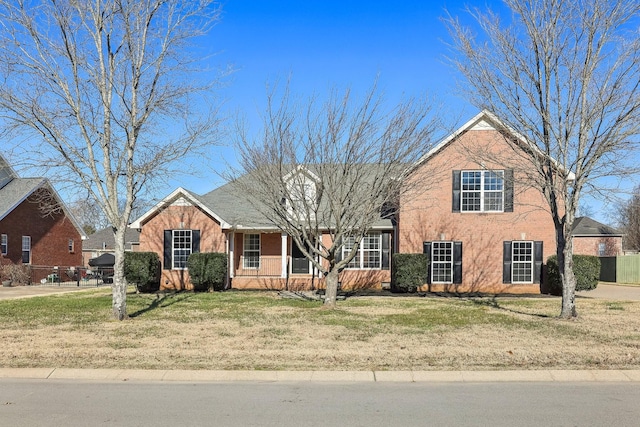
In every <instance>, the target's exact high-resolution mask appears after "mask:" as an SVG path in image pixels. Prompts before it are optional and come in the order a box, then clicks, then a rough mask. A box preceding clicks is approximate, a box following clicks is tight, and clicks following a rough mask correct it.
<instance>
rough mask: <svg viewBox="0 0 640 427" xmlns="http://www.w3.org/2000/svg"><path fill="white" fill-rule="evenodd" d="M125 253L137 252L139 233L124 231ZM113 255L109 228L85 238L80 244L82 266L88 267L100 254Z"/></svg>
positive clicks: (113, 244)
mask: <svg viewBox="0 0 640 427" xmlns="http://www.w3.org/2000/svg"><path fill="white" fill-rule="evenodd" d="M124 238H125V247H124V250H125V251H133V252H135V251H137V250H138V246H139V245H140V232H139V231H138V230H135V229H133V228H127V229H126V231H125V235H124ZM113 253H115V237H114V236H113V230H112V229H111V227H106V228H103V229H102V230H98V231H96V232H95V233H93V234H91V235H90V236H88V237H87V239H86V240H85V241H84V242H82V265H84V266H87V265H89V260H90V259H92V258H97V257H99V256H100V255H102V254H113Z"/></svg>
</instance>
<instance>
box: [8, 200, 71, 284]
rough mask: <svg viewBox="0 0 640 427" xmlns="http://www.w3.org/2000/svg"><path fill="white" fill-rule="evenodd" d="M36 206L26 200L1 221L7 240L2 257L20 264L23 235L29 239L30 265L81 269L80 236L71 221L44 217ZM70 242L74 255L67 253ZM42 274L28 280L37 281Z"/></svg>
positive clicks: (53, 216) (54, 215) (51, 216)
mask: <svg viewBox="0 0 640 427" xmlns="http://www.w3.org/2000/svg"><path fill="white" fill-rule="evenodd" d="M38 206H39V205H38V203H35V202H32V201H29V200H28V199H27V200H25V201H24V202H22V203H21V204H20V205H19V206H18V207H17V208H16V209H14V210H13V211H12V212H11V213H9V215H7V216H6V217H5V218H4V219H3V220H2V221H0V234H6V235H7V238H8V253H7V255H6V256H5V258H6V259H8V260H10V261H11V262H13V263H22V236H31V264H32V265H33V266H47V267H53V266H59V267H71V266H81V265H82V237H81V235H80V233H79V232H78V230H77V229H76V228H75V226H74V225H73V223H72V222H71V220H70V219H68V218H67V217H66V216H64V215H63V214H53V215H44V214H43V213H42V212H41V211H40V209H39V207H38ZM69 239H73V242H74V250H73V252H69ZM38 270H40V269H38ZM49 273H50V272H49ZM42 274H44V273H42ZM42 274H39V275H38V277H35V276H34V277H32V278H31V281H32V282H39V281H40V279H41V278H42V277H40V276H41V275H42Z"/></svg>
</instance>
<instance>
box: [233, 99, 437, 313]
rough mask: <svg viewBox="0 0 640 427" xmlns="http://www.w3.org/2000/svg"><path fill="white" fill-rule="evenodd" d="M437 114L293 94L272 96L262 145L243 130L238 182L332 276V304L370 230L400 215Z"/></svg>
mask: <svg viewBox="0 0 640 427" xmlns="http://www.w3.org/2000/svg"><path fill="white" fill-rule="evenodd" d="M430 113H431V110H430V107H429V106H428V104H427V103H426V101H416V100H409V101H406V102H402V103H400V104H398V105H397V106H395V108H393V109H389V110H385V109H384V107H383V102H382V98H381V96H379V95H378V94H377V92H376V90H375V88H373V89H371V90H370V91H369V92H368V93H367V94H366V96H365V97H364V98H363V99H362V100H356V99H354V97H353V96H352V94H351V93H350V91H348V90H347V91H346V92H345V93H344V94H340V93H339V92H338V91H336V90H334V91H332V92H331V94H330V95H329V97H328V99H327V101H326V102H318V101H317V99H310V100H309V101H308V102H302V103H295V102H292V101H291V97H290V95H289V93H288V90H287V91H286V93H285V94H284V95H283V97H282V100H281V101H280V102H278V101H277V100H276V99H275V95H274V93H271V95H270V96H269V97H268V108H267V112H266V115H265V118H264V133H263V135H262V137H261V138H258V139H257V140H255V141H254V140H252V139H250V138H248V137H247V136H246V134H245V133H244V132H239V135H240V138H239V141H238V143H237V152H238V153H239V156H240V158H239V164H240V168H239V169H240V170H238V171H235V172H234V176H233V177H231V178H232V179H233V182H234V183H235V185H237V186H238V187H239V190H241V191H242V193H243V194H245V195H246V196H247V197H248V198H249V200H250V201H251V202H252V203H253V205H254V207H255V208H256V209H257V210H258V211H259V212H261V213H262V214H263V215H264V216H265V218H268V219H269V220H270V221H271V222H272V223H273V224H274V225H275V226H277V227H278V228H280V229H281V230H282V231H284V232H286V233H287V234H288V235H289V236H291V238H292V239H293V241H294V242H295V244H296V245H297V246H298V247H299V248H300V250H301V251H302V253H303V254H304V256H305V257H306V258H307V259H308V260H310V261H311V263H312V264H313V265H314V267H315V268H316V269H317V270H318V271H319V272H320V273H321V275H322V276H323V277H324V279H325V285H326V294H325V305H327V306H331V307H333V306H335V304H336V294H337V289H338V278H339V273H340V272H341V271H342V270H343V269H344V268H345V267H346V266H347V265H348V263H349V262H350V261H351V260H352V259H353V258H354V257H355V256H356V254H357V253H358V248H359V246H360V243H361V241H362V239H363V237H364V236H365V235H366V233H367V232H368V231H370V229H371V227H372V226H373V225H374V224H375V223H376V222H378V221H380V220H381V218H393V216H394V215H395V211H396V209H397V201H398V197H399V195H400V193H401V192H403V191H407V190H408V188H407V186H406V184H405V183H404V177H405V173H406V171H407V166H408V165H412V164H413V163H414V162H415V161H416V160H417V159H418V158H419V157H420V155H422V154H424V153H425V152H426V151H428V149H429V144H431V142H432V135H433V133H434V130H435V125H436V122H435V120H434V119H433V118H432V117H431V116H430ZM327 235H328V236H329V237H330V238H328V239H323V236H327ZM347 240H348V241H349V242H350V244H349V246H348V247H349V248H350V251H349V252H346V253H345V256H344V257H343V256H342V247H343V244H345V242H346V241H347Z"/></svg>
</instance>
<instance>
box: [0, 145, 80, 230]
mask: <svg viewBox="0 0 640 427" xmlns="http://www.w3.org/2000/svg"><path fill="white" fill-rule="evenodd" d="M40 188H46V189H47V190H49V191H50V192H51V193H52V194H53V196H54V197H55V199H56V201H57V202H58V203H59V204H60V206H61V207H62V210H63V212H64V214H65V216H66V217H67V218H69V219H70V220H71V223H72V224H73V225H74V227H75V228H76V230H78V233H80V236H81V237H82V239H83V240H84V239H86V237H87V236H86V234H85V233H84V231H83V230H82V227H80V225H79V224H78V221H77V220H76V219H75V218H74V216H73V215H72V214H71V212H69V210H68V209H67V207H66V205H65V204H64V202H63V201H62V199H61V198H60V196H59V195H58V193H57V192H56V190H55V189H54V188H53V186H52V185H51V183H50V182H49V180H48V179H46V178H19V177H18V175H17V174H16V173H15V171H14V170H13V169H12V168H11V166H10V165H9V163H7V161H6V160H5V159H4V158H3V157H2V156H1V155H0V221H1V220H3V219H4V218H5V217H6V216H7V215H9V214H10V213H11V212H13V210H14V209H16V208H17V207H18V206H19V205H20V204H21V203H22V202H24V201H25V200H27V198H29V196H31V195H32V194H33V193H34V192H35V191H36V190H38V189H40Z"/></svg>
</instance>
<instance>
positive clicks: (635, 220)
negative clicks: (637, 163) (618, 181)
mask: <svg viewBox="0 0 640 427" xmlns="http://www.w3.org/2000/svg"><path fill="white" fill-rule="evenodd" d="M617 217H618V224H619V225H620V228H621V229H622V231H623V232H624V236H623V238H622V243H623V245H622V246H623V247H624V249H628V250H633V251H640V186H637V187H636V188H635V189H634V190H633V195H632V196H631V198H630V199H629V200H626V201H624V202H622V203H620V204H619V205H618V212H617Z"/></svg>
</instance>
